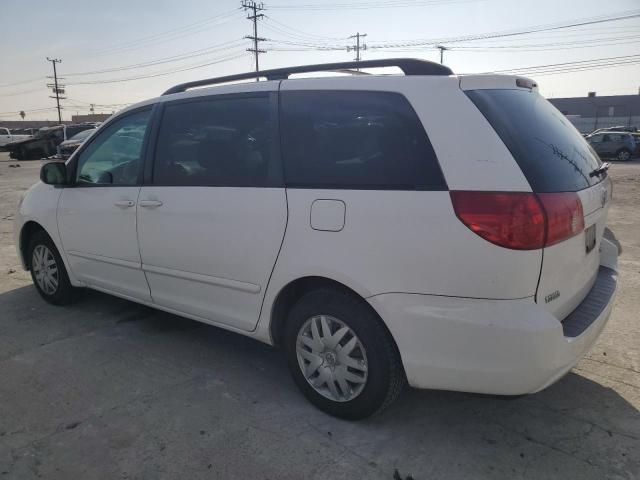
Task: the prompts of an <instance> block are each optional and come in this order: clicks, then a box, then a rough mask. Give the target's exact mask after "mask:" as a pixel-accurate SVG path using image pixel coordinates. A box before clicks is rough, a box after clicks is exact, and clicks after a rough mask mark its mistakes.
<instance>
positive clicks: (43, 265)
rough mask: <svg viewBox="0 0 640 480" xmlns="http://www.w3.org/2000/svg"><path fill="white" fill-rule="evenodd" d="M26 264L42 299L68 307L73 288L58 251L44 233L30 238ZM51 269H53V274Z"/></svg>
mask: <svg viewBox="0 0 640 480" xmlns="http://www.w3.org/2000/svg"><path fill="white" fill-rule="evenodd" d="M27 262H28V265H29V270H30V271H31V279H32V280H33V284H34V285H35V287H36V290H38V293H39V294H40V296H41V297H42V298H44V299H45V300H46V301H47V302H49V303H51V304H53V305H68V304H69V303H71V302H72V300H73V292H74V288H73V286H72V285H71V282H70V281H69V275H68V274H67V270H66V269H65V266H64V263H63V261H62V258H61V257H60V253H59V252H58V249H57V248H56V246H55V245H54V243H53V241H52V240H51V238H50V237H49V235H47V234H46V233H45V232H44V231H39V232H36V233H35V234H34V235H33V238H31V241H30V242H29V247H28V248H27ZM51 262H54V263H53V264H52V263H51ZM52 267H55V272H53V268H52ZM44 272H47V273H48V274H45V273H44Z"/></svg>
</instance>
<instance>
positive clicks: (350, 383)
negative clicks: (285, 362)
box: [296, 315, 368, 402]
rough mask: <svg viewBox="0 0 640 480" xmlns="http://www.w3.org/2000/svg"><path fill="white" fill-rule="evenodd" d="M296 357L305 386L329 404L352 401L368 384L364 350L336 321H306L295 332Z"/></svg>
mask: <svg viewBox="0 0 640 480" xmlns="http://www.w3.org/2000/svg"><path fill="white" fill-rule="evenodd" d="M296 355H297V358H298V365H299V367H300V370H301V371H302V374H303V375H304V378H305V379H306V380H307V383H309V385H310V386H311V387H312V388H313V389H314V390H315V391H316V392H318V393H319V394H320V395H322V396H324V397H325V398H328V399H329V400H333V401H335V402H348V401H350V400H353V399H354V398H356V397H357V396H358V395H360V393H362V390H363V389H364V387H365V385H366V383H367V374H368V362H367V355H366V351H365V348H364V346H363V345H362V342H361V341H360V339H359V338H358V337H357V335H356V334H355V332H354V331H353V330H352V329H351V328H349V327H348V326H347V325H346V324H345V323H344V322H342V321H340V320H338V319H337V318H335V317H331V316H329V315H316V316H313V317H311V318H309V319H308V320H307V321H306V322H305V323H304V324H303V325H302V327H301V328H300V330H299V332H298V336H297V340H296Z"/></svg>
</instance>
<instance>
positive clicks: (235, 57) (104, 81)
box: [69, 53, 244, 85]
mask: <svg viewBox="0 0 640 480" xmlns="http://www.w3.org/2000/svg"><path fill="white" fill-rule="evenodd" d="M243 55H244V54H243V53H239V54H236V55H232V56H228V57H223V58H220V59H218V60H215V61H212V62H207V63H202V64H198V65H192V66H189V67H186V68H179V69H176V70H169V71H164V72H156V73H153V74H149V75H140V76H137V77H128V78H114V79H108V80H91V81H84V82H75V83H70V84H69V85H98V84H105V83H121V82H130V81H133V80H142V79H145V78H155V77H162V76H164V75H171V74H174V73H179V72H186V71H189V70H195V69H198V68H203V67H208V66H210V65H216V64H218V63H223V62H228V61H231V60H235V59H237V58H240V57H242V56H243Z"/></svg>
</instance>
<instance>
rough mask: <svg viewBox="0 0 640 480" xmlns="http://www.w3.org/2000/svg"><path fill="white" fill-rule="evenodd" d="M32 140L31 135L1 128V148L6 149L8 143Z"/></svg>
mask: <svg viewBox="0 0 640 480" xmlns="http://www.w3.org/2000/svg"><path fill="white" fill-rule="evenodd" d="M28 138H31V135H24V134H20V133H15V132H14V131H11V130H9V129H8V128H4V127H0V147H4V146H5V145H6V144H8V143H12V142H17V141H20V140H26V139H28Z"/></svg>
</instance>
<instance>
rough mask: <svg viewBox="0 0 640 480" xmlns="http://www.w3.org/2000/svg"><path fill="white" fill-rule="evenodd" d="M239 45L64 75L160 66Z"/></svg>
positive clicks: (238, 44)
mask: <svg viewBox="0 0 640 480" xmlns="http://www.w3.org/2000/svg"><path fill="white" fill-rule="evenodd" d="M241 43H242V39H237V40H230V41H228V42H224V43H220V44H217V45H211V46H209V47H206V48H200V49H198V50H192V51H189V52H183V53H180V54H177V55H172V56H170V57H163V58H158V59H155V60H150V61H148V62H143V63H135V64H131V65H124V66H121V67H113V68H107V69H103V70H93V71H87V72H72V73H66V74H65V75H66V76H68V77H76V76H86V75H98V74H102V73H112V72H121V71H125V70H132V69H137V68H147V67H153V66H156V65H162V64H164V63H173V62H178V61H182V60H186V59H188V58H194V57H199V56H203V55H209V54H211V53H216V52H219V51H228V50H229V49H231V48H233V47H236V46H240V44H241Z"/></svg>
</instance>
